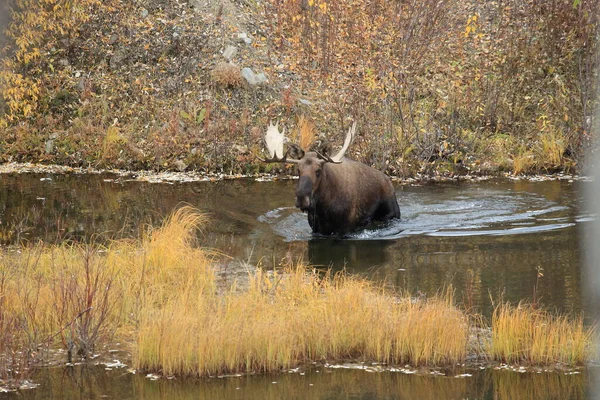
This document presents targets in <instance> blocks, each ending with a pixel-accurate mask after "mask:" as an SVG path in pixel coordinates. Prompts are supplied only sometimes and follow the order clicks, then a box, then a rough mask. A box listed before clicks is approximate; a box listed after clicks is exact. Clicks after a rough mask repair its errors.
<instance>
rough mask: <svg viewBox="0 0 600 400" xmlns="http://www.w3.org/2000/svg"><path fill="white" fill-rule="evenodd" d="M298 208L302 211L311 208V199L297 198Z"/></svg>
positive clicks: (306, 197) (305, 197)
mask: <svg viewBox="0 0 600 400" xmlns="http://www.w3.org/2000/svg"><path fill="white" fill-rule="evenodd" d="M296 207H297V208H299V209H301V210H302V211H306V210H308V209H309V208H310V197H308V196H296Z"/></svg>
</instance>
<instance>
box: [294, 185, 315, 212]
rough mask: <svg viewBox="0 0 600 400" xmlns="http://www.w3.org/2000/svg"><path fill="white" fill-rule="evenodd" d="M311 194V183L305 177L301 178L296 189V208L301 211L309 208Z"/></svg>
mask: <svg viewBox="0 0 600 400" xmlns="http://www.w3.org/2000/svg"><path fill="white" fill-rule="evenodd" d="M311 192H312V181H311V180H310V178H309V177H307V176H301V177H300V179H299V180H298V186H297V187H296V207H298V208H299V209H301V210H302V211H306V210H308V209H309V208H310V205H311V204H310V194H311Z"/></svg>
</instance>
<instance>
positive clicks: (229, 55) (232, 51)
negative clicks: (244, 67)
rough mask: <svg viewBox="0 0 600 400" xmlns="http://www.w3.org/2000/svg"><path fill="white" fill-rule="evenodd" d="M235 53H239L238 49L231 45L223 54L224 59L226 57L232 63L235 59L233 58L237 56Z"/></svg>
mask: <svg viewBox="0 0 600 400" xmlns="http://www.w3.org/2000/svg"><path fill="white" fill-rule="evenodd" d="M235 53H237V47H235V46H231V45H230V46H227V47H226V48H225V51H224V52H223V57H225V58H226V59H227V61H229V62H231V59H232V58H233V56H235Z"/></svg>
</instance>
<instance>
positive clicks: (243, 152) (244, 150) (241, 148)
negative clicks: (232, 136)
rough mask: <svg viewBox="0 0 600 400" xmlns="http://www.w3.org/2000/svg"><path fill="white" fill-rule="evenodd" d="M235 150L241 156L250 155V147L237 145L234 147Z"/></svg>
mask: <svg viewBox="0 0 600 400" xmlns="http://www.w3.org/2000/svg"><path fill="white" fill-rule="evenodd" d="M233 150H234V151H235V152H237V153H238V154H241V155H247V154H250V150H248V146H243V145H239V144H235V145H233Z"/></svg>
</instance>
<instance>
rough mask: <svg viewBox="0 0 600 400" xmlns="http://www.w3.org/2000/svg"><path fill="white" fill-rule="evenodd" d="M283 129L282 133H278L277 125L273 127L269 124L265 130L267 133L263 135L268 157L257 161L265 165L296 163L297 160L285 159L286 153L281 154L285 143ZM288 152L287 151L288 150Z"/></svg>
mask: <svg viewBox="0 0 600 400" xmlns="http://www.w3.org/2000/svg"><path fill="white" fill-rule="evenodd" d="M284 133H285V128H283V131H282V132H279V123H277V124H275V125H273V124H272V123H271V122H269V127H268V128H267V133H265V138H264V140H265V146H266V147H267V151H268V152H269V157H270V158H267V159H264V160H263V159H262V158H260V157H259V160H261V161H263V162H267V163H271V162H282V163H298V160H294V159H290V160H288V159H287V155H288V152H287V151H286V152H285V153H284V152H283V143H284V142H286V140H287V139H286V137H285V135H284ZM288 151H289V150H288Z"/></svg>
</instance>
